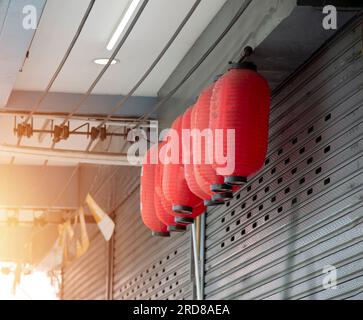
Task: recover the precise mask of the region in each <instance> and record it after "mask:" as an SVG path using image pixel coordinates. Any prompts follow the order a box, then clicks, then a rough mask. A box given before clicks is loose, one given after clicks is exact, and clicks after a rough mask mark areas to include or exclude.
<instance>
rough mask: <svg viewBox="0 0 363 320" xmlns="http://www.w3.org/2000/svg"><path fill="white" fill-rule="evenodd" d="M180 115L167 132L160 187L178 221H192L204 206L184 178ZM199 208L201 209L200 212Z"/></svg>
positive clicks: (184, 222)
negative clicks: (168, 161)
mask: <svg viewBox="0 0 363 320" xmlns="http://www.w3.org/2000/svg"><path fill="white" fill-rule="evenodd" d="M181 127H182V117H181V116H179V117H178V118H177V119H176V120H175V121H174V123H173V125H172V128H171V129H172V130H170V131H169V133H168V138H167V141H166V144H165V146H164V147H163V148H162V149H161V150H162V151H161V152H164V151H163V150H164V148H166V149H168V150H169V151H170V152H168V156H169V157H170V160H171V161H170V163H164V165H163V167H164V168H163V181H162V189H163V192H164V195H165V198H166V199H167V200H168V201H169V202H171V203H172V204H173V212H174V215H175V216H176V217H178V219H176V220H175V221H176V222H178V223H183V224H187V223H192V222H193V221H194V218H195V217H196V216H198V215H200V214H201V213H202V212H203V210H204V209H205V207H204V206H203V201H202V199H200V198H198V197H197V196H196V195H195V194H193V193H192V192H191V191H190V189H189V187H188V184H187V182H186V180H185V175H184V165H183V163H182V144H181ZM165 157H166V156H165ZM200 210H202V211H201V212H200Z"/></svg>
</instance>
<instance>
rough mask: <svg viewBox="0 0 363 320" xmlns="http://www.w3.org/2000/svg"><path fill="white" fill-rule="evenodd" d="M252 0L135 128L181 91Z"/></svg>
mask: <svg viewBox="0 0 363 320" xmlns="http://www.w3.org/2000/svg"><path fill="white" fill-rule="evenodd" d="M251 2H252V0H249V1H246V2H244V3H243V5H242V6H241V7H240V9H239V10H238V11H237V13H236V14H235V15H234V17H233V18H232V20H231V21H230V23H229V24H228V26H227V27H226V28H225V29H224V30H223V32H222V33H221V34H220V35H219V37H218V38H217V39H216V40H215V41H214V42H213V44H212V45H211V46H210V47H209V48H208V50H207V51H206V52H205V53H204V54H203V56H202V57H201V58H200V59H199V60H198V62H197V63H196V64H195V65H194V66H193V67H192V68H191V69H190V70H189V72H188V73H187V74H186V75H185V76H184V78H183V79H182V80H181V81H180V82H179V84H178V85H177V86H176V87H175V88H174V89H172V90H171V91H170V92H169V93H168V94H167V95H166V96H165V97H163V98H162V99H161V100H160V101H159V102H158V103H156V105H155V106H154V108H153V109H152V110H151V111H150V112H149V113H148V114H146V115H144V116H142V117H140V118H139V119H137V122H138V124H137V125H136V126H135V128H138V127H139V126H140V125H141V124H142V122H143V121H145V119H147V118H149V117H150V116H151V115H152V114H153V113H154V112H155V111H157V110H158V109H159V108H160V107H161V106H162V105H163V104H164V103H165V102H166V101H168V100H169V99H170V98H171V97H172V96H173V95H174V94H175V93H176V92H177V91H178V90H179V89H180V87H181V86H182V85H183V84H184V83H185V82H186V81H187V80H188V79H189V78H190V77H191V76H192V74H193V73H194V72H195V71H196V70H197V69H198V68H199V66H200V65H201V64H202V63H203V62H204V60H205V59H206V58H207V57H208V56H209V55H210V54H211V53H212V51H213V50H214V49H215V48H216V47H217V45H218V44H219V43H220V42H221V40H222V39H223V38H224V37H225V35H226V34H227V33H228V32H229V31H230V30H231V28H232V27H233V26H234V24H235V23H236V22H237V21H238V19H239V18H240V17H241V15H242V14H243V13H244V12H245V11H246V9H247V8H248V6H249V5H250V3H251Z"/></svg>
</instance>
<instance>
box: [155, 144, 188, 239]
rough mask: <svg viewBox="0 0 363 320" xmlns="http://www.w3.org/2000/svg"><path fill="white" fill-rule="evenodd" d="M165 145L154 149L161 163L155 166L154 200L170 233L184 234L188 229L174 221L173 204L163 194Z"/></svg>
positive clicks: (157, 212) (157, 210)
mask: <svg viewBox="0 0 363 320" xmlns="http://www.w3.org/2000/svg"><path fill="white" fill-rule="evenodd" d="M164 144H165V143H164V142H162V143H159V144H158V145H156V146H153V148H154V147H155V148H157V152H158V154H159V161H158V163H157V164H156V165H155V193H154V200H155V210H156V215H157V217H158V218H159V220H160V221H161V222H162V223H164V224H165V225H167V226H168V231H174V232H182V231H186V227H185V226H184V225H179V224H177V223H176V222H175V221H174V215H173V214H172V212H173V210H172V204H171V203H170V202H169V201H167V199H166V198H165V196H164V194H163V190H162V181H163V164H162V157H163V155H162V154H161V152H160V150H161V148H162V146H163V145H164Z"/></svg>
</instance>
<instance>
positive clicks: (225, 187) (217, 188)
mask: <svg viewBox="0 0 363 320" xmlns="http://www.w3.org/2000/svg"><path fill="white" fill-rule="evenodd" d="M210 190H211V191H212V192H228V191H231V190H232V186H231V185H230V184H227V183H219V184H218V183H215V184H212V185H211V186H210Z"/></svg>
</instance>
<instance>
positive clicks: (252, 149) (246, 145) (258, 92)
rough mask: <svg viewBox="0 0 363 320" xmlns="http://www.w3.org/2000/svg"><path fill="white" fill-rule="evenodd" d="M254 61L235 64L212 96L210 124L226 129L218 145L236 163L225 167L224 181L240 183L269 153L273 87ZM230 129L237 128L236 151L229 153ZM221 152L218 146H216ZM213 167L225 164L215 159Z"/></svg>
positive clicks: (229, 160)
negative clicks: (230, 167) (271, 90)
mask: <svg viewBox="0 0 363 320" xmlns="http://www.w3.org/2000/svg"><path fill="white" fill-rule="evenodd" d="M256 70H257V68H256V66H255V65H254V64H253V63H250V62H243V63H236V64H233V65H232V66H231V68H230V70H229V71H228V72H227V73H226V74H225V75H223V76H222V77H221V78H220V79H219V80H218V81H217V82H216V84H215V86H214V90H213V95H212V99H211V112H210V120H209V126H210V128H211V129H212V130H213V131H214V135H215V141H216V139H217V138H216V137H217V136H218V135H217V131H216V129H219V132H221V133H223V139H221V140H219V141H218V142H217V144H222V145H219V146H218V145H216V146H215V147H217V148H218V147H219V149H220V152H223V156H224V157H226V159H227V164H229V165H231V164H234V166H233V165H232V166H233V167H234V169H233V168H232V170H227V171H226V170H224V173H222V175H223V176H224V177H225V178H224V182H225V183H228V184H231V185H241V184H244V183H245V182H247V177H248V176H250V175H252V174H254V173H255V172H256V171H258V170H259V169H260V168H261V167H262V165H263V163H264V161H265V157H266V151H267V144H268V126H269V110H270V89H269V86H268V83H267V81H266V80H265V79H264V78H263V77H262V76H261V75H260V74H258V73H257V71H256ZM228 129H232V130H234V132H235V139H234V140H235V148H234V150H235V154H234V156H230V155H229V154H228V148H227V142H229V143H231V142H232V141H231V140H232V139H229V138H228V137H227V133H228ZM216 152H217V153H218V149H217V150H216ZM213 167H214V168H215V169H216V170H217V173H221V171H220V169H222V168H223V167H224V165H220V164H218V163H217V162H216V159H214V162H213Z"/></svg>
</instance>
